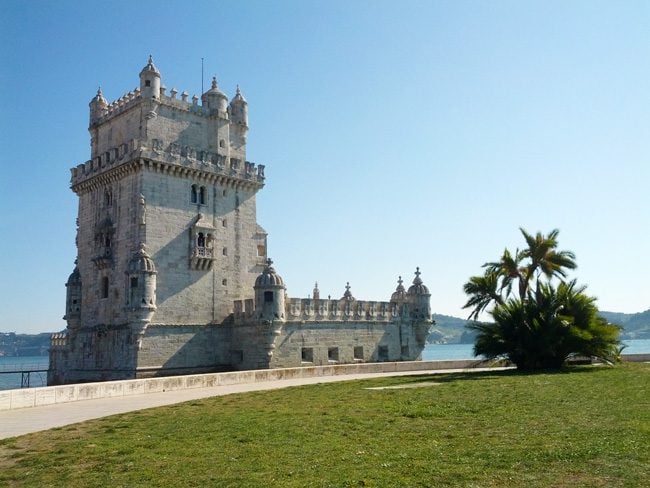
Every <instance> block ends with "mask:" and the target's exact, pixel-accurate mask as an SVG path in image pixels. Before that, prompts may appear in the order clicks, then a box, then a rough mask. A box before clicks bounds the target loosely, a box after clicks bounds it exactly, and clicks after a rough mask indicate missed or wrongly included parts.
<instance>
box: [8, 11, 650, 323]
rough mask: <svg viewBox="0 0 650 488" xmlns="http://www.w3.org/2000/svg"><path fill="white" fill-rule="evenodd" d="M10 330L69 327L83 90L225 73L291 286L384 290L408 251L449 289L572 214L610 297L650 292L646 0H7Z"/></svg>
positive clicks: (381, 293)
mask: <svg viewBox="0 0 650 488" xmlns="http://www.w3.org/2000/svg"><path fill="white" fill-rule="evenodd" d="M0 41H1V42H0V62H1V66H2V67H1V69H0V88H1V89H2V105H1V106H2V109H1V111H0V158H1V159H0V164H1V166H2V171H1V173H0V212H1V214H0V217H1V219H0V233H1V236H2V238H1V240H0V331H20V332H39V331H55V330H60V329H62V328H64V327H65V323H64V321H63V320H62V319H61V317H62V315H63V313H64V302H65V287H64V283H65V281H66V279H67V277H68V275H69V274H70V272H71V271H72V269H73V266H74V265H73V262H74V259H75V253H76V251H75V245H74V232H75V217H76V210H77V208H76V205H77V199H76V196H75V195H74V194H73V193H72V192H71V191H70V189H69V176H70V173H69V168H71V167H72V166H75V165H77V164H79V163H81V162H84V161H86V160H87V159H88V158H89V154H90V146H89V136H88V132H87V127H88V102H89V101H90V99H91V98H92V97H93V96H94V94H95V92H96V90H97V86H98V85H101V86H102V90H103V92H104V94H105V96H106V98H108V99H109V100H113V99H116V98H118V97H120V96H121V95H122V94H124V93H125V92H127V91H129V90H132V89H133V88H135V87H136V86H137V85H138V73H139V71H140V69H141V68H142V67H143V66H144V65H145V64H146V60H147V56H148V55H149V54H152V55H153V57H154V60H155V62H156V65H157V66H158V68H159V69H160V71H161V74H162V80H163V83H164V84H165V85H166V86H167V88H168V90H169V89H171V88H172V87H176V88H177V89H178V90H179V91H183V90H187V91H188V92H189V93H190V96H191V95H192V94H197V95H200V91H201V58H202V57H203V58H204V60H205V61H204V63H205V77H204V78H205V80H206V86H208V85H209V79H210V78H211V76H212V75H213V74H216V75H217V76H218V78H219V83H220V87H221V88H222V89H223V90H224V91H226V93H228V94H229V95H231V96H232V95H233V94H234V91H235V86H236V84H237V83H239V84H240V85H241V87H242V90H243V92H244V95H245V96H246V98H247V99H248V102H249V112H250V126H251V129H250V132H249V144H248V159H250V160H251V161H254V162H256V163H262V164H266V166H267V170H266V175H267V185H266V187H265V188H264V189H263V190H262V191H261V192H260V194H259V196H258V221H259V222H260V224H261V225H262V226H263V227H264V228H265V229H266V230H267V231H268V232H269V254H270V256H271V257H273V259H274V261H275V264H276V269H277V270H278V272H279V273H280V274H281V275H282V276H283V278H284V280H285V282H286V283H287V286H288V292H289V295H290V296H305V297H306V296H307V295H308V294H309V293H311V289H312V287H313V283H314V281H316V280H318V282H319V284H320V288H321V295H328V294H331V295H332V296H340V295H341V294H342V293H343V291H344V286H345V283H346V281H349V282H350V284H351V286H352V292H353V293H354V295H355V296H356V297H357V298H363V299H372V300H385V299H388V298H389V296H390V294H391V293H392V291H393V290H394V288H395V286H396V280H397V276H398V275H400V274H401V275H403V276H404V277H405V280H407V282H410V281H411V279H412V277H413V275H412V273H413V271H414V270H415V267H416V266H420V268H421V270H422V278H423V279H424V281H425V283H426V284H427V285H428V286H429V289H430V290H431V293H432V297H431V302H432V309H433V311H434V312H437V313H444V314H448V315H455V316H466V315H467V311H466V310H462V305H463V304H464V303H465V297H464V295H463V293H462V285H463V283H465V282H466V281H467V279H468V278H469V276H471V275H473V274H478V273H479V272H480V271H481V268H480V266H481V264H483V263H484V262H485V261H489V260H493V259H496V258H497V257H498V256H499V255H500V253H501V251H502V250H503V248H504V247H506V246H507V247H511V248H515V247H517V246H521V245H522V239H521V237H520V234H519V231H518V228H519V227H520V226H523V227H525V228H526V229H528V230H529V231H530V232H536V231H543V232H548V231H550V230H551V229H553V228H559V229H560V236H559V238H560V247H561V248H562V249H570V250H572V251H574V252H575V253H576V255H577V261H578V269H577V270H576V271H575V273H574V274H573V276H575V277H577V278H578V280H579V282H581V283H586V284H588V285H589V289H588V291H589V292H590V293H591V294H593V295H595V296H597V297H598V298H599V302H598V303H599V305H600V307H601V308H602V309H604V310H611V311H620V312H640V311H643V310H646V309H648V308H649V307H650V285H649V284H648V277H649V276H650V258H649V257H648V250H650V231H649V229H648V227H649V226H648V223H649V221H650V195H649V193H650V192H649V191H648V189H649V188H650V169H649V168H650V164H649V163H650V122H649V120H650V97H649V96H648V95H649V92H650V83H649V82H648V80H650V56H649V50H650V3H648V2H645V1H639V2H632V1H609V2H599V1H594V0H590V1H571V2H566V1H540V2H534V1H527V2H526V1H490V2H488V1H408V0H407V1H400V2H389V1H352V2H350V1H327V2H325V1H304V0H303V1H278V2H271V1H248V2H246V1H244V2H235V1H233V2H225V1H224V2H200V1H192V2H174V1H162V2H161V1H155V2H154V1H146V0H145V1H140V2H135V3H134V2H128V1H110V2H109V1H102V2H92V1H83V2H82V1H74V2H73V1H65V0H64V1H61V0H59V1H57V2H45V1H22V2H17V1H11V0H9V1H5V2H3V15H2V16H1V17H0Z"/></svg>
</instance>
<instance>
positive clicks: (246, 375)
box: [0, 361, 478, 410]
mask: <svg viewBox="0 0 650 488" xmlns="http://www.w3.org/2000/svg"><path fill="white" fill-rule="evenodd" d="M476 364H478V362H477V361H400V362H386V363H356V364H332V365H328V366H307V367H302V368H279V369H256V370H250V371H232V372H227V373H208V374H194V375H185V376H166V377H160V378H143V379H137V380H119V381H103V382H98V383H78V384H73V385H60V386H44V387H41V388H22V389H17V390H4V391H0V410H12V409H16V408H28V407H38V406H41V405H52V404H56V403H68V402H78V401H83V400H91V399H94V398H109V397H116V396H129V395H144V394H147V393H158V392H164V391H173V390H184V389H188V388H210V387H215V386H219V385H233V384H241V383H257V382H261V381H274V380H284V379H291V378H311V377H316V376H333V375H346V374H358V373H390V372H399V371H423V370H431V369H461V368H471V367H472V366H474V365H476Z"/></svg>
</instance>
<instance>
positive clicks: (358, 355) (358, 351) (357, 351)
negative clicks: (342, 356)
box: [354, 346, 363, 359]
mask: <svg viewBox="0 0 650 488" xmlns="http://www.w3.org/2000/svg"><path fill="white" fill-rule="evenodd" d="M354 359H363V346H355V347H354Z"/></svg>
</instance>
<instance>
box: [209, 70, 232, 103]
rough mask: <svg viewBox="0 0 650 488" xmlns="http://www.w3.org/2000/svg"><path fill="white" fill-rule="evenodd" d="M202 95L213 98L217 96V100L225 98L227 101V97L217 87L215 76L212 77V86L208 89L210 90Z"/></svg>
mask: <svg viewBox="0 0 650 488" xmlns="http://www.w3.org/2000/svg"><path fill="white" fill-rule="evenodd" d="M204 95H213V96H217V97H219V98H225V99H226V100H228V96H227V95H226V94H225V93H224V92H222V91H221V90H220V89H219V86H218V85H217V77H216V76H213V77H212V86H211V87H210V89H209V90H208V91H207V92H205V93H204Z"/></svg>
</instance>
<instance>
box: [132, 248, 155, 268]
mask: <svg viewBox="0 0 650 488" xmlns="http://www.w3.org/2000/svg"><path fill="white" fill-rule="evenodd" d="M127 269H128V273H129V274H134V273H141V272H146V273H155V272H156V265H155V264H154V262H153V259H151V256H149V254H147V251H145V246H144V244H140V249H138V250H137V251H136V252H134V253H133V256H132V257H131V260H130V261H129V265H128V268H127Z"/></svg>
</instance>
